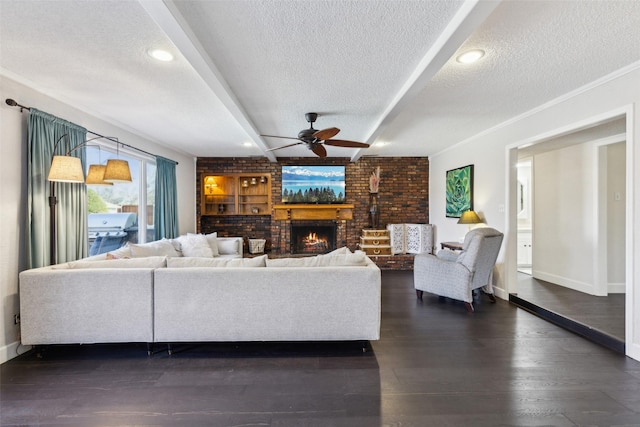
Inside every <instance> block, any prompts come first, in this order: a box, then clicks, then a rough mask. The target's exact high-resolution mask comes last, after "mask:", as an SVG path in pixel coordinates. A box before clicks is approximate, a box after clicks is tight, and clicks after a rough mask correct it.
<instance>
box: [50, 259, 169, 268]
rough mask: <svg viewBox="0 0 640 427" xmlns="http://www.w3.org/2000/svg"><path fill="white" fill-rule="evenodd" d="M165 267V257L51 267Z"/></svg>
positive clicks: (76, 262) (74, 262) (70, 263)
mask: <svg viewBox="0 0 640 427" xmlns="http://www.w3.org/2000/svg"><path fill="white" fill-rule="evenodd" d="M166 266H167V257H166V256H152V257H146V258H130V259H112V260H103V261H85V260H79V261H71V262H68V263H66V264H60V265H59V266H53V268H54V269H58V268H70V269H78V268H163V267H166Z"/></svg>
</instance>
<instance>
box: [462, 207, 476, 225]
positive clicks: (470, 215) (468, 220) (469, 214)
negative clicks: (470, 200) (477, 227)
mask: <svg viewBox="0 0 640 427" xmlns="http://www.w3.org/2000/svg"><path fill="white" fill-rule="evenodd" d="M481 222H482V221H480V217H479V216H478V214H477V213H476V212H475V211H472V210H468V211H465V212H463V213H462V216H461V217H460V219H459V220H458V224H479V223H481Z"/></svg>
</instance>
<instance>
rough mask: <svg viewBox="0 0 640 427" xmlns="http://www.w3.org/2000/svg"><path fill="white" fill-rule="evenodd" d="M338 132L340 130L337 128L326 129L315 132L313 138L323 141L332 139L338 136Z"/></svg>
mask: <svg viewBox="0 0 640 427" xmlns="http://www.w3.org/2000/svg"><path fill="white" fill-rule="evenodd" d="M338 132H340V129H338V128H327V129H322V130H319V131H317V132H315V133H314V134H313V137H314V138H317V139H319V140H321V141H324V140H325V139H329V138H333V137H334V136H336V135H337V134H338Z"/></svg>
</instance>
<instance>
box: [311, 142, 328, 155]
mask: <svg viewBox="0 0 640 427" xmlns="http://www.w3.org/2000/svg"><path fill="white" fill-rule="evenodd" d="M311 151H313V152H314V153H316V156H318V157H327V150H326V149H325V148H324V147H323V146H322V145H320V144H317V145H316V146H315V147H313V148H312V149H311Z"/></svg>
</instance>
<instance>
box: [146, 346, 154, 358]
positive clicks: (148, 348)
mask: <svg viewBox="0 0 640 427" xmlns="http://www.w3.org/2000/svg"><path fill="white" fill-rule="evenodd" d="M152 354H153V343H150V342H148V343H147V356H149V357H151V355H152Z"/></svg>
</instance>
